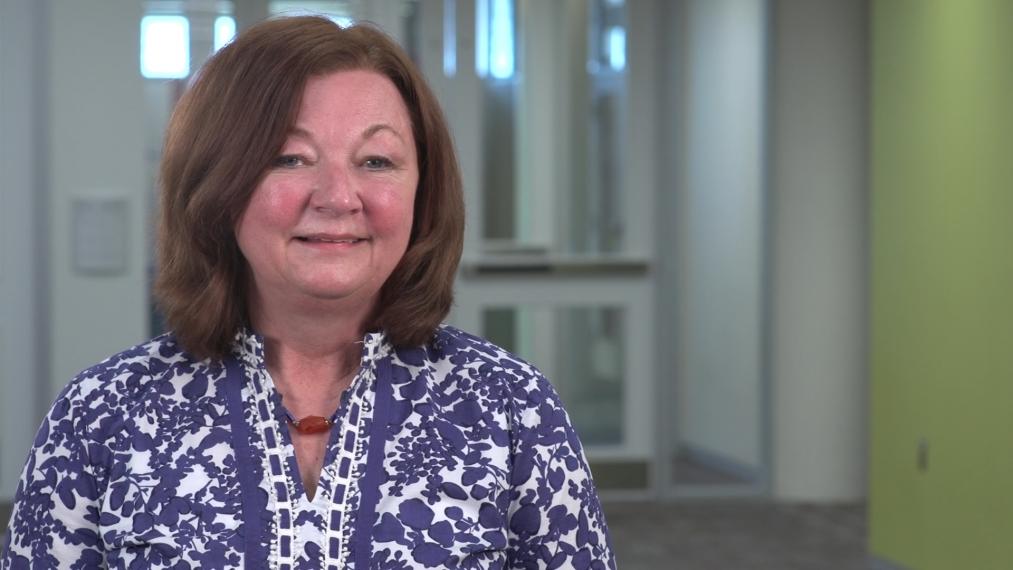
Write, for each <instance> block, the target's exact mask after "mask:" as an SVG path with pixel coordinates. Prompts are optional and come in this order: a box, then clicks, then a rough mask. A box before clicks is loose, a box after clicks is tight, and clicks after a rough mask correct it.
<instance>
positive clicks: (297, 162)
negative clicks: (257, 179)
mask: <svg viewBox="0 0 1013 570" xmlns="http://www.w3.org/2000/svg"><path fill="white" fill-rule="evenodd" d="M302 165H303V159H302V158H301V157H299V156H296V155H294V154H283V155H281V156H279V157H278V158H276V159H274V166H275V167H277V168H295V167H297V166H302Z"/></svg>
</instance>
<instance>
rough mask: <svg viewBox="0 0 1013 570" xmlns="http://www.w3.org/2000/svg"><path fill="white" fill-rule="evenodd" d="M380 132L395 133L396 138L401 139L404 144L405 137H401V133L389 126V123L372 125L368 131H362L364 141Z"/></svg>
mask: <svg viewBox="0 0 1013 570" xmlns="http://www.w3.org/2000/svg"><path fill="white" fill-rule="evenodd" d="M380 131H390V132H392V133H394V136H396V137H397V138H399V139H401V141H402V142H404V137H402V136H401V133H399V132H398V131H397V129H395V128H394V127H392V126H390V125H388V124H387V123H376V124H374V125H370V126H369V127H368V128H366V130H364V131H362V140H366V139H368V138H369V137H371V136H373V135H375V134H376V133H378V132H380Z"/></svg>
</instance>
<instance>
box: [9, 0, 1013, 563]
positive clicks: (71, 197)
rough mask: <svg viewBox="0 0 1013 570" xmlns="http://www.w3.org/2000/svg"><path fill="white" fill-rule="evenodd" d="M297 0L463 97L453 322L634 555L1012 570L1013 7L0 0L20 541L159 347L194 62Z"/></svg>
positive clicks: (889, 2)
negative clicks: (537, 396)
mask: <svg viewBox="0 0 1013 570" xmlns="http://www.w3.org/2000/svg"><path fill="white" fill-rule="evenodd" d="M297 13H319V14H325V15H327V16H329V17H332V18H333V19H335V20H336V21H338V22H339V23H342V24H348V23H351V22H354V21H359V20H368V21H371V22H375V23H376V24H378V25H380V26H381V27H382V28H383V29H385V30H386V31H387V32H388V33H389V34H391V35H392V36H393V37H394V38H396V39H397V40H398V41H399V42H400V43H401V44H402V45H403V46H404V47H405V48H406V49H407V50H408V52H409V53H410V54H411V56H412V57H413V58H414V59H415V61H416V62H417V63H418V64H419V66H420V67H421V69H422V70H423V71H424V73H425V75H426V76H427V78H428V80H429V81H430V82H431V85H432V87H433V88H434V90H435V91H436V92H437V94H438V96H439V97H440V99H441V101H442V103H443V105H444V109H445V110H446V112H447V115H448V119H449V121H450V123H451V126H452V130H453V134H454V138H455V141H456V145H457V148H458V152H459V157H460V161H461V164H462V167H463V172H464V180H465V191H466V198H467V204H468V225H467V240H466V245H465V255H464V260H463V262H462V267H461V272H460V276H459V280H458V284H457V303H456V306H455V308H454V311H453V314H452V315H451V319H450V321H451V322H452V323H454V324H457V325H459V326H461V327H463V328H465V329H468V330H471V331H473V332H477V333H479V334H482V335H484V336H487V337H488V338H490V339H492V340H494V341H495V342H497V343H499V344H501V345H503V346H505V347H507V348H509V349H511V350H513V351H515V352H517V353H518V354H520V355H521V356H523V357H525V358H527V359H529V360H530V361H532V362H533V363H535V364H536V365H537V366H539V367H540V368H541V369H542V370H543V371H544V372H545V373H546V374H547V376H548V377H549V378H550V379H552V381H553V382H554V384H555V385H556V386H557V388H558V389H559V391H560V392H561V394H562V397H563V400H564V402H565V403H566V406H567V409H568V411H569V412H570V415H571V417H572V420H573V422H574V424H575V425H576V427H577V429H578V431H579V432H580V435H581V438H582V440H583V442H584V444H585V447H586V451H587V454H588V457H589V460H590V463H591V466H592V470H593V471H594V475H595V480H596V482H597V485H598V488H599V490H600V493H601V495H602V498H603V500H604V502H605V510H606V514H607V516H608V519H609V523H610V527H611V530H612V534H613V541H614V543H615V548H616V551H617V553H618V560H619V565H620V567H621V568H626V569H640V568H644V569H646V568H686V569H738V568H743V569H767V568H770V569H774V568H777V569H791V568H799V569H803V568H806V569H808V568H826V569H853V568H855V569H857V568H875V569H880V570H888V569H912V570H926V569H938V570H944V569H945V570H963V569H974V570H978V569H993V568H994V569H1009V568H1013V541H1011V540H1009V536H1010V534H1011V533H1013V492H1011V485H1013V435H1011V434H1013V413H1011V411H1010V410H1011V404H1013V255H1011V253H1010V249H1011V248H1010V244H1011V243H1013V192H1011V188H1010V186H1011V180H1013V176H1011V175H1013V159H1011V157H1010V152H1011V149H1013V128H1011V127H1013V108H1011V106H1010V101H1013V58H1011V55H1010V54H1013V34H1010V33H1009V30H1010V29H1011V24H1013V2H1009V1H1008V0H668V1H666V0H625V1H624V0H369V1H367V0H344V1H341V0H332V1H268V0H235V1H224V0H222V1H215V0H176V1H171V0H150V1H141V0H101V1H98V0H95V1H85V2H82V1H79V0H2V1H0V142H2V151H0V190H2V194H0V310H2V313H0V518H2V521H0V522H3V523H5V522H6V518H7V516H8V512H9V505H10V501H11V500H12V497H13V495H14V491H15V488H16V485H17V480H18V477H19V474H20V470H21V467H22V465H23V461H24V457H25V454H26V452H27V449H28V447H29V445H30V444H31V441H32V439H33V436H34V433H35V430H36V428H37V426H38V424H39V421H40V420H41V417H42V415H43V414H44V413H45V411H46V409H47V408H48V406H49V403H50V402H51V401H52V400H53V398H54V397H55V395H56V394H57V393H58V391H59V390H60V389H61V387H62V386H63V385H64V384H65V383H66V382H67V381H68V380H69V379H70V378H71V377H72V376H73V375H74V374H76V373H77V372H78V371H79V370H81V369H82V368H84V367H87V366H89V365H91V364H93V363H95V362H97V361H99V360H100V359H102V358H104V357H105V356H107V355H109V354H112V353H114V352H118V351H119V350H122V349H123V348H125V347H127V346H130V345H133V344H136V343H138V342H141V341H143V340H145V339H147V338H149V337H150V336H152V335H154V334H157V333H158V332H160V331H161V330H162V323H161V322H160V319H159V317H158V315H157V313H156V312H155V311H154V309H153V305H152V301H151V296H150V284H151V280H152V275H153V272H154V267H153V257H152V238H153V225H152V216H153V209H154V207H155V203H156V199H155V188H156V172H157V165H158V161H159V158H160V152H161V143H162V137H163V131H164V127H165V124H166V122H167V120H168V117H169V115H170V113H171V110H172V107H173V104H174V102H175V101H176V100H177V98H178V97H179V95H180V94H181V92H182V91H183V90H184V89H185V86H186V84H187V81H188V78H189V77H191V76H192V74H193V73H195V72H196V71H197V70H199V68H200V65H201V63H202V62H203V61H204V60H205V59H206V58H207V57H209V56H210V55H211V54H212V53H213V52H214V51H215V50H216V49H218V48H219V47H220V46H221V45H223V44H224V43H226V42H228V41H229V40H230V39H231V38H232V37H233V35H234V34H235V33H236V31H237V30H242V29H244V28H245V27H248V26H249V25H251V24H252V23H254V22H257V21H259V20H261V19H263V18H266V17H269V16H271V15H276V14H297ZM249 120H251V121H256V120H257V117H252V116H251V117H250V118H249Z"/></svg>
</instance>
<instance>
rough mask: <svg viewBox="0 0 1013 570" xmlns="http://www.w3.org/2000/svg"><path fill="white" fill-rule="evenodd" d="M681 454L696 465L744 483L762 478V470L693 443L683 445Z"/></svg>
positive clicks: (680, 450) (680, 449)
mask: <svg viewBox="0 0 1013 570" xmlns="http://www.w3.org/2000/svg"><path fill="white" fill-rule="evenodd" d="M679 453H681V454H683V455H684V456H685V457H686V458H688V459H690V460H691V461H693V462H694V463H697V464H699V465H703V466H705V467H707V468H708V469H713V470H715V471H719V472H721V473H725V474H727V475H731V476H732V477H735V478H737V479H740V480H742V482H743V483H752V482H756V481H758V480H759V478H760V474H761V470H760V469H759V468H758V467H756V466H754V465H748V464H746V463H743V462H741V461H736V460H734V459H731V458H729V457H727V456H725V455H720V454H717V453H714V452H713V451H710V450H707V449H704V448H702V447H697V446H695V445H693V444H691V443H683V444H682V445H680V446H679Z"/></svg>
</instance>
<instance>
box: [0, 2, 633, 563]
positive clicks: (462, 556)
mask: <svg viewBox="0 0 1013 570" xmlns="http://www.w3.org/2000/svg"><path fill="white" fill-rule="evenodd" d="M161 186H162V189H161V191H162V203H161V214H160V215H161V225H160V237H159V244H160V245H159V261H160V275H159V279H158V283H157V284H156V291H157V294H158V296H159V298H160V301H161V304H162V308H163V310H164V312H165V315H166V318H167V320H168V322H169V324H170V325H171V328H172V329H173V332H172V333H170V334H167V335H163V336H160V337H158V338H155V339H153V340H151V341H149V342H148V343H146V344H142V345H140V346H137V347H135V348H132V349H129V350H127V351H125V352H122V353H120V354H118V355H116V356H114V357H112V358H110V359H109V360H106V361H104V362H102V363H101V364H98V365H97V366H94V367H92V368H89V369H88V370H85V371H84V372H82V373H81V374H80V375H79V376H78V377H77V378H75V379H74V380H73V381H72V382H71V383H70V385H69V386H68V387H67V388H66V389H65V390H64V392H63V393H62V394H61V395H60V397H59V398H58V400H57V402H56V403H55V404H54V406H53V409H52V411H51V412H50V413H49V415H48V417H47V418H46V420H45V421H44V423H43V425H42V428H41V430H40V432H39V435H38V437H37V439H36V442H35V446H34V448H33V449H32V452H31V454H30V456H29V459H28V464H27V466H26V468H25V472H24V475H23V477H22V481H21V484H20V485H19V487H18V492H17V502H16V506H15V512H14V515H13V518H12V522H11V527H10V531H9V532H8V537H7V544H6V546H5V548H4V554H3V558H2V560H3V567H4V568H7V567H12V568H21V567H24V568H27V567H29V566H30V565H31V567H46V568H49V567H54V568H55V567H59V568H71V567H73V568H90V567H102V566H110V567H115V568H169V567H172V568H195V567H201V568H237V567H246V568H260V567H271V568H291V569H295V568H328V569H330V568H357V569H365V568H515V567H516V568H541V567H547V568H569V567H573V568H606V567H614V561H613V557H612V554H611V550H610V547H609V544H608V539H607V534H606V527H605V521H604V518H603V516H602V513H601V510H600V507H599V503H598V499H597V497H596V495H595V491H594V488H593V485H592V483H591V477H590V473H589V471H588V469H587V465H586V463H585V460H584V457H583V454H582V452H581V449H580V444H579V442H578V441H577V437H576V435H575V433H574V431H573V429H572V428H571V426H570V425H569V421H568V419H567V417H566V414H565V412H564V411H563V409H562V407H561V406H560V404H559V400H558V398H557V396H556V394H555V393H554V391H553V390H552V388H551V387H550V386H549V384H548V383H547V382H546V381H545V379H544V378H542V376H541V375H540V374H539V373H538V372H537V371H536V370H534V369H533V368H532V367H531V366H530V365H528V364H526V363H525V362H523V361H521V360H519V359H517V358H516V357H514V356H512V355H510V354H507V353H506V352H504V351H503V350H501V349H499V348H497V347H495V346H493V345H491V344H489V343H488V342H486V341H484V340H482V339H479V338H476V337H474V336H470V335H468V334H466V333H464V332H461V331H459V330H456V329H454V328H451V327H445V326H441V325H440V322H441V320H442V319H443V318H444V317H445V316H446V314H447V311H448V310H449V308H450V304H451V297H452V296H451V287H452V283H453V278H454V274H455V272H456V267H457V263H458V260H459V258H460V254H461V241H462V227H463V206H462V198H461V183H460V178H459V174H458V169H457V165H456V161H455V158H454V155H453V150H452V145H451V141H450V137H449V135H448V133H447V128H446V125H445V123H444V120H443V117H442V114H441V112H440V110H439V107H438V105H437V103H436V101H435V99H434V97H433V95H432V93H431V92H430V91H429V89H428V88H427V87H426V85H425V83H424V81H423V80H422V79H421V77H420V75H419V74H418V72H417V71H416V70H415V68H414V67H413V66H412V65H411V63H410V62H409V60H408V59H407V57H406V56H405V55H404V53H403V52H402V51H401V50H400V49H399V48H398V47H397V46H396V45H395V44H394V43H393V42H391V41H390V40H389V39H387V38H386V37H385V36H384V35H383V34H382V33H380V32H378V31H376V30H373V29H371V28H369V27H361V26H356V27H351V28H348V29H344V30H343V29H341V28H339V27H337V26H335V25H334V24H333V23H331V22H330V21H328V20H325V19H322V18H313V17H300V18H287V19H279V20H273V21H268V22H265V23H263V24H260V25H258V26H255V27H254V28H252V29H250V30H249V31H247V32H246V33H245V34H243V35H241V36H240V37H239V38H237V39H236V40H235V41H234V42H233V43H232V44H231V45H229V46H227V47H226V48H224V49H223V50H221V51H220V52H219V53H218V54H217V55H215V56H214V57H213V58H212V59H211V60H210V61H209V62H208V63H207V64H206V66H205V67H204V68H203V69H202V70H201V72H200V74H199V76H198V78H197V79H196V81H195V83H194V85H193V87H192V88H191V89H190V90H189V91H188V92H187V93H186V94H185V95H184V97H183V99H182V100H181V101H180V103H179V105H178V107H177V109H176V111H175V113H174V115H173V118H172V121H171V123H170V125H169V129H168V135H167V139H166V147H165V153H164V159H163V163H162V172H161Z"/></svg>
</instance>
